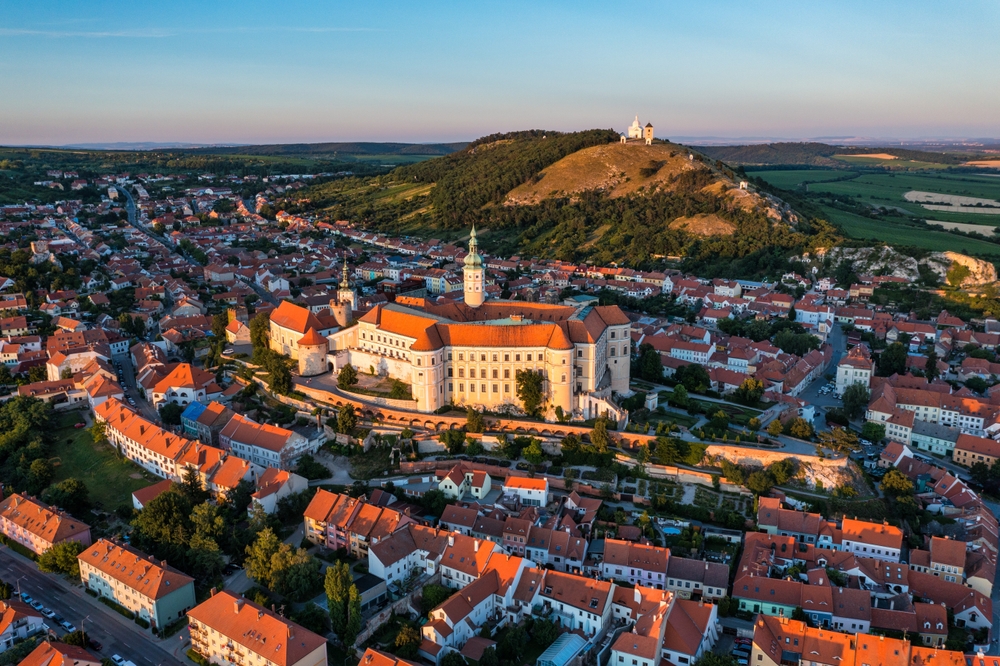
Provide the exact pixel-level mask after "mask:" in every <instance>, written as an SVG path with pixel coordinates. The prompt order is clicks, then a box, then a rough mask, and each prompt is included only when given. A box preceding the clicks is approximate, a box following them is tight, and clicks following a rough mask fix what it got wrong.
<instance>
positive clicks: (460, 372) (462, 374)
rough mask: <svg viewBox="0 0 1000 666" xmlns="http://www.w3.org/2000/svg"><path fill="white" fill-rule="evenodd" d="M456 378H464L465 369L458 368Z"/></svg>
mask: <svg viewBox="0 0 1000 666" xmlns="http://www.w3.org/2000/svg"><path fill="white" fill-rule="evenodd" d="M458 376H459V377H464V376H465V368H459V369H458Z"/></svg>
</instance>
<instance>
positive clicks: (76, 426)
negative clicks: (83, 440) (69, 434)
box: [73, 421, 87, 428]
mask: <svg viewBox="0 0 1000 666" xmlns="http://www.w3.org/2000/svg"><path fill="white" fill-rule="evenodd" d="M73 427H74V428H86V427H87V424H86V423H83V422H82V421H81V422H80V423H74V424H73Z"/></svg>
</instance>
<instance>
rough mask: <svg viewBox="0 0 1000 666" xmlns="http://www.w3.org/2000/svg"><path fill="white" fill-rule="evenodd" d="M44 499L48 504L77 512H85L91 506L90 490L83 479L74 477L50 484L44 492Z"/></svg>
mask: <svg viewBox="0 0 1000 666" xmlns="http://www.w3.org/2000/svg"><path fill="white" fill-rule="evenodd" d="M42 499H43V500H44V501H45V502H46V503H48V504H51V505H53V506H58V507H60V508H63V509H66V510H67V511H69V512H70V513H75V514H79V513H83V512H84V511H86V510H87V509H89V508H90V491H89V490H87V486H86V485H85V484H84V483H83V482H82V481H80V480H79V479H74V478H69V479H65V480H64V481H60V482H59V483H57V484H55V485H54V486H49V488H47V489H46V490H45V492H44V493H42Z"/></svg>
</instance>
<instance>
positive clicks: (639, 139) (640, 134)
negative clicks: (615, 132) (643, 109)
mask: <svg viewBox="0 0 1000 666" xmlns="http://www.w3.org/2000/svg"><path fill="white" fill-rule="evenodd" d="M621 142H622V143H644V144H645V145H647V146H650V145H652V144H653V123H646V126H645V127H643V126H642V125H640V124H639V116H636V117H635V120H633V121H632V126H631V127H629V128H628V136H625V135H624V134H622V135H621Z"/></svg>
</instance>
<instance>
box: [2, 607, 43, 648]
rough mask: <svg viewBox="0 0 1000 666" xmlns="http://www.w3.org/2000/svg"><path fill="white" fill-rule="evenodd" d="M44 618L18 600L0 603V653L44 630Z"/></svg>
mask: <svg viewBox="0 0 1000 666" xmlns="http://www.w3.org/2000/svg"><path fill="white" fill-rule="evenodd" d="M44 622H45V618H44V617H42V614H41V613H40V612H39V611H36V610H35V609H34V608H32V607H31V606H29V605H28V604H26V603H24V602H22V601H21V600H20V599H16V598H15V599H8V600H6V601H0V652H6V651H7V650H8V649H10V648H11V647H13V646H14V643H16V642H17V641H21V640H24V639H25V638H28V637H29V636H34V635H35V634H37V633H39V632H41V631H43V630H44V628H45V627H44Z"/></svg>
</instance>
